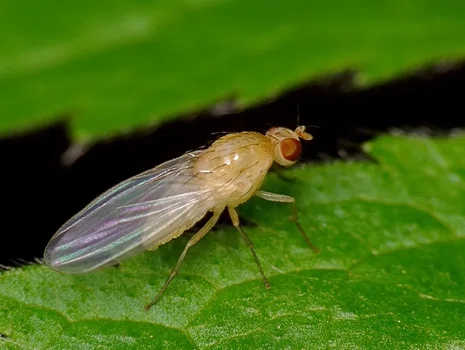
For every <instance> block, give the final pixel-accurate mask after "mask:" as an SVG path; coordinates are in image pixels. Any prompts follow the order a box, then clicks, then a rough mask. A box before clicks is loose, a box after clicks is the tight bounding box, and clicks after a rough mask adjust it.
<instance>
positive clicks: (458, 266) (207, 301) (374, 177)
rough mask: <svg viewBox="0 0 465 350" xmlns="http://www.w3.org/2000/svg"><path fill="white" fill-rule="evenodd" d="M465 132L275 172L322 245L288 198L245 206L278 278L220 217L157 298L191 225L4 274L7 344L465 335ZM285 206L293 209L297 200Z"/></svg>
mask: <svg viewBox="0 0 465 350" xmlns="http://www.w3.org/2000/svg"><path fill="white" fill-rule="evenodd" d="M463 149H465V136H456V137H451V138H444V139H430V138H422V137H393V136H384V137H380V138H379V139H377V140H376V141H375V142H373V143H369V144H367V145H366V150H367V151H368V152H369V153H370V154H371V155H372V156H374V157H375V158H376V159H377V160H378V161H379V164H374V163H358V162H334V163H328V164H322V165H311V164H309V165H305V166H302V167H298V168H294V169H292V170H289V171H288V172H287V173H286V175H288V176H289V177H291V181H283V180H282V179H280V178H278V177H277V176H275V175H273V174H270V175H269V178H268V180H267V182H266V184H265V186H264V187H265V189H267V190H270V191H274V192H277V193H285V194H289V195H293V196H295V197H296V199H297V202H298V206H299V209H300V220H301V223H302V225H303V227H304V228H305V229H306V231H307V232H308V233H309V234H310V235H311V237H312V240H313V241H314V243H315V244H317V245H318V246H319V247H320V249H321V252H320V253H319V254H317V255H316V254H314V253H313V252H312V251H311V250H310V249H308V247H307V246H306V245H305V243H304V241H303V239H302V237H301V236H300V235H299V233H298V231H297V229H296V227H295V226H294V225H293V224H292V223H291V222H290V221H289V220H288V218H289V214H290V208H288V207H286V205H285V204H279V203H270V202H265V201H263V200H261V199H258V198H255V199H252V200H251V201H249V202H248V203H246V204H245V205H243V206H242V207H240V212H241V214H242V217H246V218H247V219H248V221H251V222H254V223H255V224H256V225H248V226H246V227H244V229H245V230H246V231H247V232H248V234H249V236H250V237H251V239H252V240H253V242H254V243H255V247H256V251H257V254H258V256H259V258H260V259H261V262H262V264H263V267H264V270H265V273H266V274H267V275H268V276H269V279H270V283H271V286H272V288H271V289H270V290H265V289H264V287H263V284H262V281H261V279H260V276H259V273H258V270H257V267H256V265H255V264H254V262H253V259H252V257H251V255H250V252H249V250H248V249H247V248H246V247H245V245H244V243H243V241H242V240H241V238H240V236H239V234H238V233H237V232H236V231H235V230H234V229H233V228H231V227H220V228H219V229H216V230H215V231H213V232H211V233H210V234H209V235H207V236H206V237H205V238H204V239H203V240H202V241H200V242H199V243H198V245H196V246H194V247H193V248H192V249H191V250H190V251H189V253H188V255H187V258H186V260H185V263H184V265H183V268H182V270H181V273H180V275H179V276H178V277H176V279H175V280H174V281H173V282H172V284H171V285H170V287H169V288H168V290H167V291H166V293H165V294H164V296H163V298H162V299H161V301H160V302H159V304H157V305H156V306H155V307H154V308H153V309H152V310H150V311H149V312H146V311H144V309H143V305H145V303H147V302H148V301H149V300H151V299H152V298H153V297H154V295H155V293H156V292H157V291H158V289H159V288H160V287H161V285H162V284H163V282H164V280H165V278H166V277H167V275H168V273H169V271H170V270H171V268H172V267H173V266H174V264H175V262H176V260H177V259H178V256H179V254H180V252H181V250H182V248H183V246H184V244H185V243H186V241H187V239H188V237H187V235H184V236H182V237H180V238H179V239H177V240H175V241H172V242H170V243H169V244H166V245H164V246H162V247H161V248H159V250H158V251H155V252H147V253H144V254H142V255H140V256H138V257H135V258H133V259H130V260H127V261H125V262H123V263H122V264H121V265H120V266H119V267H117V268H114V267H112V268H108V269H106V270H103V271H100V272H96V273H93V274H87V275H62V274H59V273H57V272H54V271H52V270H51V269H49V268H48V267H46V266H43V265H32V266H26V267H23V268H15V269H11V270H9V271H6V272H4V273H2V274H0V285H1V288H0V296H1V297H0V334H3V335H5V336H6V338H5V339H6V340H3V342H2V339H1V338H0V345H6V346H7V347H8V348H11V349H28V348H31V349H64V348H72V349H89V348H90V349H95V348H101V349H153V348H156V347H163V348H194V347H196V348H202V349H203V348H208V347H214V348H257V347H260V348H269V349H282V348H287V347H289V348H315V349H321V348H326V347H334V348H345V349H348V348H361V349H367V348H377V349H394V348H404V349H405V348H421V349H445V348H454V347H456V348H458V347H460V348H462V347H464V346H465V328H464V327H463V317H464V315H465V254H464V251H465V240H464V239H463V238H464V236H465V215H464V213H465V200H464V198H465V157H463ZM287 210H289V211H287Z"/></svg>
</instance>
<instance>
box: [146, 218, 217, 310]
mask: <svg viewBox="0 0 465 350" xmlns="http://www.w3.org/2000/svg"><path fill="white" fill-rule="evenodd" d="M220 214H221V212H219V213H217V212H214V213H213V216H212V217H211V218H210V219H209V220H208V221H207V223H206V224H205V225H204V226H203V227H202V228H201V229H200V230H199V231H198V232H197V233H196V234H195V235H194V236H192V238H191V239H190V240H189V241H188V242H187V244H186V246H185V247H184V250H183V251H182V253H181V256H180V257H179V259H178V262H177V263H176V266H175V267H174V269H173V271H171V274H170V275H169V277H168V279H167V280H166V282H165V284H164V285H163V287H162V288H161V289H160V291H159V292H158V294H157V295H156V296H155V298H154V299H153V300H152V301H151V302H150V303H149V304H147V305H145V307H144V308H145V310H149V309H150V308H151V307H152V306H154V305H155V304H156V303H157V302H158V301H159V300H160V298H161V296H162V295H163V293H164V292H165V290H166V288H168V285H169V284H170V282H171V280H172V279H173V278H174V277H175V276H176V275H177V274H178V272H179V270H180V269H181V265H182V262H183V261H184V258H185V257H186V253H187V251H188V250H189V248H190V247H192V246H193V245H194V244H195V243H197V242H198V241H200V240H201V239H202V238H203V236H205V235H206V234H207V233H208V232H209V231H210V230H211V229H212V227H213V226H215V224H216V222H217V221H218V218H219V217H220Z"/></svg>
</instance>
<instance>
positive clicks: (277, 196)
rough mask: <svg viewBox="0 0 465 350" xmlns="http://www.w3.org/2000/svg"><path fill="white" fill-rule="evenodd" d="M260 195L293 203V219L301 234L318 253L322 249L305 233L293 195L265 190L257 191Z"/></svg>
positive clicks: (272, 199)
mask: <svg viewBox="0 0 465 350" xmlns="http://www.w3.org/2000/svg"><path fill="white" fill-rule="evenodd" d="M255 194H256V195H257V196H258V197H260V198H263V199H265V200H267V201H270V202H280V203H290V204H292V221H293V222H294V223H295V225H296V226H297V228H298V229H299V231H300V234H301V235H302V237H303V238H304V239H305V242H307V245H308V246H309V247H310V249H312V250H313V251H314V252H315V253H318V252H319V251H320V249H319V248H318V247H317V246H315V245H314V244H313V243H312V242H311V241H310V238H309V237H308V235H307V234H306V233H305V231H304V229H303V227H302V225H300V223H299V220H298V215H297V214H298V213H297V205H296V203H295V199H294V198H293V197H291V196H286V195H285V194H276V193H271V192H265V191H257V192H256V193H255Z"/></svg>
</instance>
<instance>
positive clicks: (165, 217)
mask: <svg viewBox="0 0 465 350" xmlns="http://www.w3.org/2000/svg"><path fill="white" fill-rule="evenodd" d="M200 152H201V151H197V152H193V153H189V154H185V155H183V156H181V157H179V158H176V159H174V160H171V161H168V162H166V163H163V164H161V165H159V166H158V167H155V168H154V169H151V170H149V171H147V172H144V173H142V174H140V175H137V176H134V177H132V178H130V179H128V180H126V181H123V182H122V183H120V184H118V185H116V186H114V187H113V188H111V189H109V190H108V191H107V192H105V193H104V194H102V195H101V196H100V197H98V198H97V199H95V200H94V201H93V202H92V203H90V204H89V205H88V206H87V207H86V208H84V209H83V210H82V211H81V212H79V213H78V214H76V215H75V216H74V217H73V218H71V219H70V220H69V221H68V222H67V223H66V224H64V225H63V226H62V227H61V228H60V229H59V230H58V232H57V233H56V234H55V235H54V236H53V237H52V239H51V240H50V242H49V244H48V246H47V248H46V249H45V263H46V264H47V265H49V266H51V267H52V268H54V269H55V270H58V271H63V272H68V273H84V272H88V271H91V270H95V269H97V268H99V267H102V266H106V265H111V264H114V263H116V262H118V261H121V260H123V259H124V258H127V257H129V256H131V255H133V254H135V253H137V252H140V251H142V250H145V249H147V248H148V247H150V246H153V245H158V244H163V243H165V242H166V241H167V240H169V239H170V238H171V236H172V235H173V234H175V233H178V234H180V233H182V231H184V230H185V229H187V228H189V227H190V226H192V225H193V224H195V222H197V221H198V220H200V219H201V218H202V217H203V216H204V215H205V213H206V212H207V211H208V210H209V209H210V208H211V206H212V205H211V204H210V195H209V193H208V192H209V190H208V187H207V186H205V183H203V182H201V181H200V180H199V179H198V178H196V177H195V174H194V173H193V163H194V161H195V159H196V158H197V157H198V155H199V153H200Z"/></svg>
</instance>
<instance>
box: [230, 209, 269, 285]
mask: <svg viewBox="0 0 465 350" xmlns="http://www.w3.org/2000/svg"><path fill="white" fill-rule="evenodd" d="M228 211H229V216H230V217H231V221H232V223H233V225H234V227H235V228H237V230H238V231H239V233H240V234H241V237H242V238H243V239H244V241H245V244H247V247H249V249H250V252H251V253H252V255H253V258H254V260H255V263H256V264H257V266H258V270H259V271H260V274H261V275H262V279H263V284H264V285H265V288H266V289H270V282H268V279H267V278H266V276H265V273H264V272H263V268H262V264H260V260H258V256H257V254H256V253H255V248H254V246H253V243H252V241H251V240H250V238H249V236H247V234H246V233H245V232H244V230H243V229H242V228H241V227H240V226H239V215H238V214H237V211H236V209H234V208H229V207H228Z"/></svg>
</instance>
